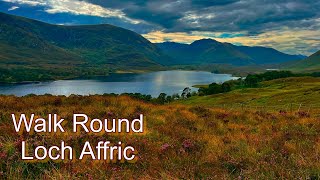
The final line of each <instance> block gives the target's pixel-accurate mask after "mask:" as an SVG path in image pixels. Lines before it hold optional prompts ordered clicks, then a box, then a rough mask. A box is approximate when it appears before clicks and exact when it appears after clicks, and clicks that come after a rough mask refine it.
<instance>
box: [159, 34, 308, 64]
mask: <svg viewBox="0 0 320 180" xmlns="http://www.w3.org/2000/svg"><path fill="white" fill-rule="evenodd" d="M157 46H158V47H159V48H160V49H162V50H163V51H164V53H166V54H168V55H169V56H170V57H172V59H174V61H173V62H174V63H175V64H210V63H216V64H231V65H236V66H239V65H265V64H276V63H283V62H288V61H293V60H299V59H302V58H304V56H300V55H288V54H285V53H282V52H280V51H277V50H275V49H272V48H265V47H249V46H235V45H233V44H230V43H221V42H218V41H215V40H213V39H202V40H198V41H195V42H193V43H191V44H190V45H188V44H180V43H173V42H164V43H158V44H157Z"/></svg>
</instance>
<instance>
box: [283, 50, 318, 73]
mask: <svg viewBox="0 0 320 180" xmlns="http://www.w3.org/2000/svg"><path fill="white" fill-rule="evenodd" d="M288 69H290V70H292V71H296V72H317V71H319V69H320V51H318V52H316V53H314V54H312V55H311V56H310V57H308V58H306V59H304V60H302V61H298V62H296V63H294V64H291V65H290V66H288Z"/></svg>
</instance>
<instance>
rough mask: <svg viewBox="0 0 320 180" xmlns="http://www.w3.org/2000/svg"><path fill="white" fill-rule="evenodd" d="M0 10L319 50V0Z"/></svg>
mask: <svg viewBox="0 0 320 180" xmlns="http://www.w3.org/2000/svg"><path fill="white" fill-rule="evenodd" d="M0 11H1V12H5V13H9V14H15V15H19V16H24V17H28V18H32V19H37V20H40V21H44V22H48V23H51V24H60V25H81V24H112V25H116V26H120V27H123V28H126V29H130V30H133V31H135V32H137V33H139V34H141V35H143V36H144V37H145V38H147V39H148V40H150V41H151V42H164V41H173V42H180V43H192V42H193V41H195V40H198V39H203V38H212V39H215V40H217V41H220V42H229V43H233V44H235V45H247V46H265V47H272V48H275V49H277V50H280V51H282V52H286V53H289V54H304V55H311V54H312V53H314V52H316V51H318V50H320V0H150V1H146V0H131V1H129V0H0Z"/></svg>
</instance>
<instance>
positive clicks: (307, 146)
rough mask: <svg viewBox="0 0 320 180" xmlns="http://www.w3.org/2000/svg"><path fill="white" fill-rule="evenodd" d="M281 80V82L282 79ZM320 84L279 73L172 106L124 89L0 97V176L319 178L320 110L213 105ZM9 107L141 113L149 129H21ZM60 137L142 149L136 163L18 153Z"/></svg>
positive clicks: (312, 96)
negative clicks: (100, 132)
mask: <svg viewBox="0 0 320 180" xmlns="http://www.w3.org/2000/svg"><path fill="white" fill-rule="evenodd" d="M280 82H281V83H283V84H282V85H279V83H280ZM302 82H303V83H302ZM319 84H320V80H319V79H317V78H290V79H281V80H276V81H271V82H265V83H264V84H263V87H261V88H259V89H246V90H237V91H233V92H230V93H227V94H225V95H215V96H210V97H196V98H191V99H190V100H185V101H181V102H176V103H174V104H167V105H154V104H149V103H145V102H142V101H139V100H135V99H132V98H130V97H127V96H119V97H113V96H98V95H96V96H70V97H65V96H49V95H45V96H26V97H14V96H0V102H1V103H0V128H1V131H0V175H1V178H3V179H35V178H36V179H66V178H68V179H138V178H141V179H235V178H247V179H292V178H301V179H311V178H320V162H319V158H320V143H319V131H320V121H319V118H318V117H316V116H313V114H308V113H306V112H267V111H257V110H246V109H244V110H230V109H223V108H216V107H214V106H211V105H214V104H215V103H218V102H227V101H228V100H229V101H231V102H244V101H246V100H249V99H251V101H248V103H254V104H263V103H266V104H276V103H277V102H279V101H277V100H280V99H281V100H282V101H286V102H289V101H290V99H289V97H295V96H297V95H301V93H302V92H310V93H308V94H306V95H305V99H301V97H300V98H299V97H296V98H294V99H292V100H296V101H298V100H299V101H300V100H304V101H305V102H307V101H309V100H310V102H312V103H313V102H316V101H317V99H316V97H318V96H319V95H318V94H319V92H318V91H316V90H315V89H314V88H316V87H317V86H318V85H319ZM293 87H295V88H296V89H292V88H293ZM318 87H319V86H318ZM258 92H259V93H258ZM281 92H282V93H283V94H282V95H281ZM240 93H241V95H239V94H240ZM260 94H261V95H260ZM302 94H303V93H302ZM301 96H302V95H301ZM285 97H287V98H286V99H285ZM253 98H256V99H254V100H252V99H253ZM182 103H184V104H182ZM12 112H14V113H22V112H23V113H27V114H31V113H35V114H37V115H39V116H46V115H47V114H48V113H57V114H59V115H61V116H62V117H64V118H65V119H72V114H73V113H77V112H81V113H86V114H87V115H89V116H91V117H96V118H101V119H102V118H106V116H107V114H113V115H114V116H116V117H128V118H134V117H136V116H137V115H138V114H139V113H143V114H144V115H145V117H146V124H147V133H146V134H145V135H143V136H110V135H104V136H102V137H100V136H99V137H98V136H92V135H87V134H83V133H81V134H68V135H67V136H63V135H55V136H52V135H46V134H44V135H39V134H34V135H29V134H23V135H17V134H16V133H15V132H14V129H13V124H12V120H11V119H10V118H11V116H10V114H11V113H12ZM61 139H63V140H65V141H67V143H68V144H70V145H72V146H74V147H78V148H80V147H79V146H80V144H82V143H83V142H84V141H86V140H89V141H90V142H91V143H92V144H94V143H95V142H97V141H98V140H101V139H102V140H111V141H113V142H116V141H119V140H121V141H122V142H125V143H126V144H128V145H132V146H133V147H135V148H136V149H137V150H138V152H139V160H138V161H137V162H136V163H135V164H128V163H125V164H119V163H115V164H99V163H93V162H92V161H87V162H78V161H74V162H71V161H70V162H53V161H49V162H46V163H26V162H24V161H21V160H20V156H21V152H20V149H19V148H20V146H19V144H20V142H21V140H28V141H29V142H33V145H38V144H42V143H44V142H45V144H46V145H58V144H59V143H60V140H61ZM78 151H79V149H78Z"/></svg>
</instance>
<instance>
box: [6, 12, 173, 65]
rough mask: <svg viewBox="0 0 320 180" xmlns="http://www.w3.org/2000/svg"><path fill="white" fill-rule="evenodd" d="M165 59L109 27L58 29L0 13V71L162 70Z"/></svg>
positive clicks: (155, 49)
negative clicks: (61, 69)
mask: <svg viewBox="0 0 320 180" xmlns="http://www.w3.org/2000/svg"><path fill="white" fill-rule="evenodd" d="M163 59H168V58H167V57H165V56H164V55H163V54H162V53H161V51H160V50H159V48H158V47H157V46H155V45H154V44H152V43H151V42H149V41H148V40H147V39H145V38H144V37H142V36H141V35H139V34H137V33H135V32H132V31H130V30H126V29H123V28H119V27H116V26H112V25H106V24H104V25H86V26H60V25H51V24H47V23H43V22H39V21H35V20H31V19H27V18H23V17H18V16H13V15H8V14H5V13H1V12H0V68H1V67H4V66H5V67H6V68H9V67H11V68H16V67H24V68H25V67H30V68H39V67H41V68H47V69H48V70H52V68H57V69H59V68H62V67H63V68H66V67H73V68H74V67H79V68H80V67H83V68H87V67H88V68H89V67H93V68H100V69H102V68H105V70H108V69H110V68H122V69H124V68H128V69H132V68H134V69H141V68H150V67H161V66H162V65H161V61H162V60H163Z"/></svg>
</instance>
